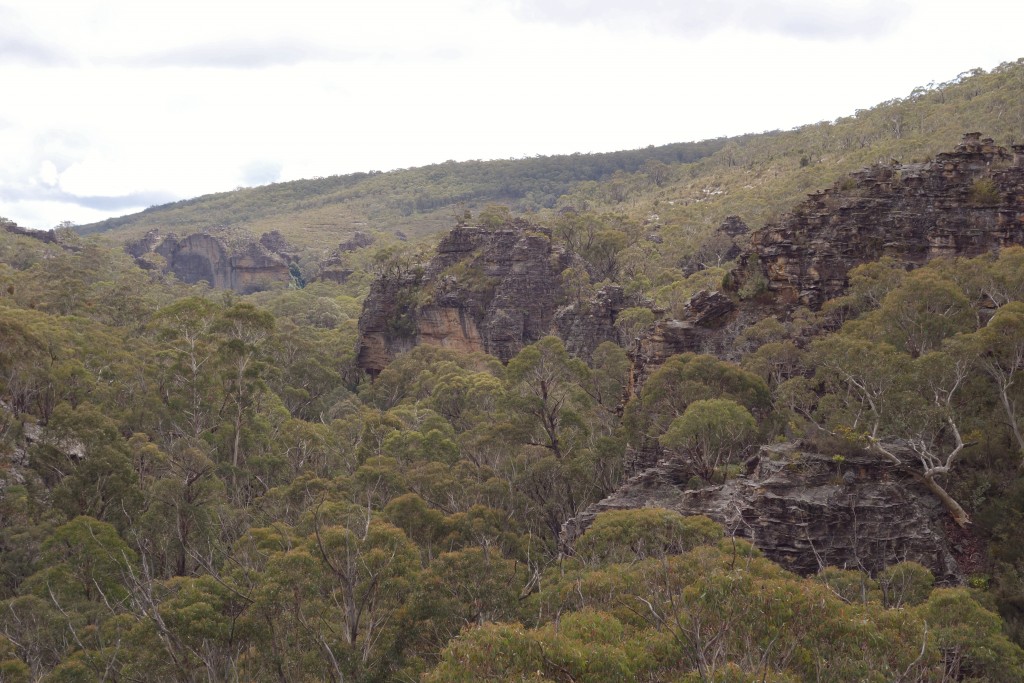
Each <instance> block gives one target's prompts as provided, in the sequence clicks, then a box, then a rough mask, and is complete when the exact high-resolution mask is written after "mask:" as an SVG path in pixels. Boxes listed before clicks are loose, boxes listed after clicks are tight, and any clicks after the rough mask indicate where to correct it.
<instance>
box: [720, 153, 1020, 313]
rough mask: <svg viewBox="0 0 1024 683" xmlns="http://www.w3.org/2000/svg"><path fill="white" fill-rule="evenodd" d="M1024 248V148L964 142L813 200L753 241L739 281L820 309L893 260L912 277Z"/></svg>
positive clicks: (874, 171) (875, 171)
mask: <svg viewBox="0 0 1024 683" xmlns="http://www.w3.org/2000/svg"><path fill="white" fill-rule="evenodd" d="M1010 244H1024V145H1014V146H1013V148H1012V151H1008V150H1006V149H1005V148H1003V147H1000V146H998V145H996V144H995V143H994V142H993V141H992V140H991V139H989V138H985V139H982V138H981V134H980V133H968V134H966V135H964V138H963V141H962V142H961V143H960V144H959V145H958V146H957V147H956V149H955V150H954V151H952V152H948V153H944V154H940V155H938V156H937V157H935V159H933V160H932V161H930V162H927V163H923V164H889V165H877V166H872V167H870V168H867V169H864V170H862V171H860V172H858V173H855V174H853V175H852V176H849V177H848V178H846V179H844V180H842V181H840V182H839V183H838V184H837V185H836V186H834V187H832V188H829V189H826V190H822V191H820V192H815V193H814V194H811V195H809V197H808V199H807V200H806V201H804V202H803V203H802V204H800V205H799V206H798V207H797V208H796V209H795V210H794V211H793V212H792V213H791V214H788V215H787V216H785V217H784V218H783V219H782V220H781V221H780V222H778V223H773V224H768V225H766V226H765V227H764V228H762V229H761V230H759V231H757V232H755V233H754V234H753V235H752V236H751V250H750V251H748V252H747V253H745V254H744V255H743V256H741V258H740V266H739V267H738V268H737V269H736V271H735V272H734V273H733V275H734V281H735V283H736V286H737V288H739V287H741V286H742V285H743V284H744V282H748V281H749V280H750V279H751V278H758V279H762V280H763V282H764V287H765V288H766V290H767V291H768V292H769V293H770V294H771V295H773V296H772V298H773V299H775V300H776V301H778V302H781V303H784V304H792V305H804V306H809V307H811V308H813V309H816V308H818V307H820V306H821V304H823V303H824V302H825V301H827V300H828V299H831V298H833V297H835V296H838V295H840V294H842V293H843V292H844V291H845V289H846V287H847V273H848V272H849V271H850V269H851V268H853V267H854V266H856V265H858V264H861V263H866V262H869V261H875V260H877V259H879V258H881V257H882V256H892V257H894V258H896V259H898V260H900V261H903V262H904V263H906V264H907V266H908V267H912V266H915V265H920V264H922V263H924V262H925V261H927V260H929V259H932V258H936V257H939V256H977V255H978V254H981V253H984V252H986V251H989V250H992V249H996V248H998V247H1001V246H1006V245H1010Z"/></svg>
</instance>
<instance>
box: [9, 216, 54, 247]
mask: <svg viewBox="0 0 1024 683" xmlns="http://www.w3.org/2000/svg"><path fill="white" fill-rule="evenodd" d="M0 227H2V228H3V229H4V231H5V232H9V233H10V234H12V235H20V236H21V237H31V238H32V239H35V240H39V241H40V242H45V243H47V244H56V243H57V231H56V230H52V229H51V230H30V229H29V228H23V227H21V226H20V225H18V224H17V223H15V222H14V221H9V220H6V219H3V218H0Z"/></svg>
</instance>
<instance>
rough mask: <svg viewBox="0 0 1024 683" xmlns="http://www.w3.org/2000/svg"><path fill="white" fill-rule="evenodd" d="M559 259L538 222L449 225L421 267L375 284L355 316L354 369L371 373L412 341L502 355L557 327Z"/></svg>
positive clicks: (507, 356)
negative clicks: (501, 225)
mask: <svg viewBox="0 0 1024 683" xmlns="http://www.w3.org/2000/svg"><path fill="white" fill-rule="evenodd" d="M565 265H566V256H565V253H564V252H563V251H562V250H561V249H558V248H555V247H553V246H552V243H551V233H550V232H549V231H548V230H545V229H543V228H538V227H536V226H531V225H528V224H526V223H524V222H517V223H515V224H511V225H509V226H507V227H504V228H497V229H490V228H480V227H458V228H455V229H454V230H452V231H451V232H450V233H449V234H448V235H447V236H445V237H444V238H443V239H442V240H441V242H440V244H439V245H438V248H437V253H436V256H435V257H434V258H433V259H431V261H430V262H429V263H428V264H426V265H425V266H424V267H423V269H422V272H418V273H404V274H401V275H391V276H386V277H381V278H378V280H377V281H376V282H374V284H373V286H372V288H371V290H370V294H369V296H368V297H367V299H366V302H365V303H364V305H363V312H362V315H361V316H360V318H359V350H358V363H359V367H361V368H362V369H363V370H365V371H366V372H368V373H370V374H375V373H377V372H380V371H381V370H382V369H383V368H384V367H385V366H386V365H387V364H388V363H390V362H391V361H392V360H393V359H394V358H395V356H396V355H398V354H399V353H402V352H404V351H407V350H409V349H410V348H412V347H413V346H416V345H418V344H434V345H437V346H443V347H447V348H454V349H459V350H463V351H484V352H486V353H490V354H491V355H494V356H496V357H498V358H499V359H501V360H502V361H507V360H509V359H510V358H512V357H513V356H514V355H515V354H517V353H518V352H519V351H520V350H521V349H522V348H523V347H524V346H526V345H528V344H531V343H533V342H535V341H537V340H539V339H541V338H542V337H544V336H545V335H548V334H551V333H552V332H553V331H554V330H555V313H556V311H557V309H558V305H559V303H561V300H562V296H563V295H562V288H561V284H560V282H559V274H560V273H561V272H562V270H563V269H564V268H565Z"/></svg>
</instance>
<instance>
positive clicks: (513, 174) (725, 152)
mask: <svg viewBox="0 0 1024 683" xmlns="http://www.w3.org/2000/svg"><path fill="white" fill-rule="evenodd" d="M809 87H810V86H809ZM968 131H981V132H983V133H984V134H985V135H986V136H989V137H992V138H994V139H995V140H996V142H997V143H999V144H1002V145H1009V144H1012V143H1015V142H1019V141H1020V140H1022V139H1024V59H1021V60H1018V61H1016V62H1012V63H1006V64H1002V65H1000V66H999V67H997V68H995V69H993V70H992V71H991V72H985V71H983V70H981V69H974V70H971V71H967V72H964V73H962V74H960V75H959V76H957V77H956V78H953V79H952V80H950V81H948V82H944V83H930V84H928V85H925V86H922V87H919V88H916V89H914V90H913V92H911V93H910V94H908V95H907V96H906V97H904V98H899V99H894V100H890V101H888V102H883V103H881V104H878V105H876V106H874V107H872V108H870V109H862V110H858V111H857V112H856V113H855V114H853V115H851V116H847V117H843V118H840V119H837V120H835V121H822V122H818V123H810V124H808V125H805V126H801V127H799V128H796V129H793V130H790V131H784V132H780V131H771V132H765V133H761V134H750V135H743V136H738V137H733V138H726V139H717V140H707V141H703V142H692V143H678V144H672V145H665V146H661V147H648V148H645V149H640V150H631V151H622V152H613V153H606V154H572V155H563V156H551V157H535V158H530V159H510V160H498V161H466V162H454V161H448V162H445V163H441V164H435V165H432V166H425V167H422V168H412V169H403V170H397V171H390V172H387V173H380V172H370V173H354V174H349V175H344V176H331V177H327V178H313V179H309V180H299V181H292V182H286V183H275V184H272V185H267V186H263V187H256V188H248V189H238V190H235V191H232V192H224V193H219V194H212V195H206V196H202V197H198V198H195V199H189V200H185V201H180V202H175V203H173V204H167V205H163V206H156V207H152V208H150V209H147V210H145V211H143V212H141V213H137V214H133V215H129V216H123V217H120V218H114V219H109V220H106V221H102V222H99V223H94V224H90V225H84V226H80V227H79V228H78V230H79V232H81V233H82V234H93V233H104V234H105V235H106V236H109V237H111V238H113V239H115V240H117V241H124V240H127V239H132V238H137V237H139V236H140V235H142V234H143V233H145V232H146V231H148V230H150V229H153V228H159V229H160V230H162V231H165V232H167V231H173V232H176V233H178V234H179V235H181V234H188V233H192V232H199V231H209V230H245V231H248V232H252V233H254V234H256V235H258V234H260V233H263V232H267V231H270V230H278V231H280V232H281V234H282V235H283V236H284V237H285V238H286V239H288V240H289V241H290V242H292V243H293V244H294V245H295V246H296V247H298V248H299V249H323V248H325V247H328V246H332V245H334V244H337V242H338V241H340V240H342V239H344V238H346V237H347V236H350V235H351V234H352V233H353V232H354V231H355V230H363V231H366V230H371V231H377V232H382V233H391V234H394V233H396V232H401V233H404V234H405V235H407V236H408V237H409V238H413V239H415V238H417V237H422V236H427V235H433V234H436V233H438V232H440V231H442V230H445V229H448V228H450V227H451V226H452V225H453V224H454V221H455V216H456V214H458V215H460V216H461V215H462V214H463V213H464V212H465V211H466V210H470V211H472V212H476V211H479V210H480V209H482V208H483V207H484V206H486V205H487V204H491V203H501V204H506V205H508V206H510V207H511V208H512V210H513V212H516V213H526V214H531V213H532V214H538V215H537V218H538V219H539V220H541V221H543V220H545V218H546V214H548V213H550V212H555V211H559V210H563V209H565V208H567V207H572V208H574V209H577V210H583V209H589V210H595V211H600V212H608V211H611V212H616V213H622V214H625V215H627V216H630V217H632V218H634V219H636V220H639V221H645V222H647V223H649V224H650V226H651V229H652V230H654V231H658V232H660V233H661V235H662V240H663V246H662V247H661V248H660V257H661V259H662V260H663V262H664V264H665V265H666V266H669V265H672V264H674V263H676V262H678V259H679V258H680V257H682V256H685V255H686V254H687V253H688V252H689V251H692V249H693V248H694V245H695V244H696V243H698V242H699V240H700V239H701V238H702V237H703V236H706V235H707V234H708V232H709V231H711V230H713V229H714V228H715V227H716V226H717V225H718V224H719V223H720V222H721V220H722V219H723V218H724V217H725V216H728V215H740V216H741V217H742V218H743V219H744V220H745V221H746V222H747V223H748V224H749V225H751V226H752V227H759V226H760V225H762V224H763V223H764V222H765V221H767V220H769V219H773V218H777V217H778V216H779V215H780V214H781V213H783V212H784V211H786V210H788V209H789V208H790V207H791V206H793V205H794V204H796V203H797V202H798V201H799V200H800V199H802V198H803V197H804V195H805V194H806V193H808V192H811V191H813V190H815V189H819V188H822V187H826V186H828V185H830V184H832V183H833V182H835V181H836V180H837V179H838V178H840V177H842V176H844V175H846V174H848V173H849V172H851V171H854V170H856V169H858V168H861V167H864V166H867V165H870V164H873V163H876V162H887V161H889V160H890V159H895V160H898V161H902V162H904V163H909V162H912V161H914V160H924V159H926V158H929V157H931V156H933V155H934V154H936V153H937V152H939V151H941V150H944V149H950V148H952V147H953V146H954V145H956V143H957V142H958V141H959V140H960V137H961V135H962V134H963V133H965V132H968Z"/></svg>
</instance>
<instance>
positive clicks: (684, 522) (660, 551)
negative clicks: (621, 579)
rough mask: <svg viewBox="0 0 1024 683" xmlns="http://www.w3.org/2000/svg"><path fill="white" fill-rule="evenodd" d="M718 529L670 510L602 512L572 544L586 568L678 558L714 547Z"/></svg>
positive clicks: (719, 536)
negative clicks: (670, 557)
mask: <svg viewBox="0 0 1024 683" xmlns="http://www.w3.org/2000/svg"><path fill="white" fill-rule="evenodd" d="M721 537H722V527H721V526H720V525H718V524H716V523H715V522H713V521H711V520H710V519H708V518H707V517H684V516H682V515H680V514H679V513H678V512H675V511H672V510H663V509H658V508H644V509H642V510H612V511H608V512H602V513H601V514H599V515H598V516H597V517H596V518H595V519H594V522H593V523H592V524H591V525H590V526H589V527H588V528H587V531H586V533H584V534H583V536H582V537H580V539H579V540H578V541H577V542H576V545H575V552H576V556H577V557H579V558H580V560H582V561H583V562H584V563H585V564H586V565H588V566H599V565H603V564H607V563H617V562H633V561H637V560H644V559H646V558H648V557H655V558H660V557H665V556H666V555H678V554H680V553H683V552H687V551H689V550H692V549H693V548H694V547H696V546H698V545H702V544H708V543H716V542H717V541H718V539H720V538H721Z"/></svg>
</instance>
